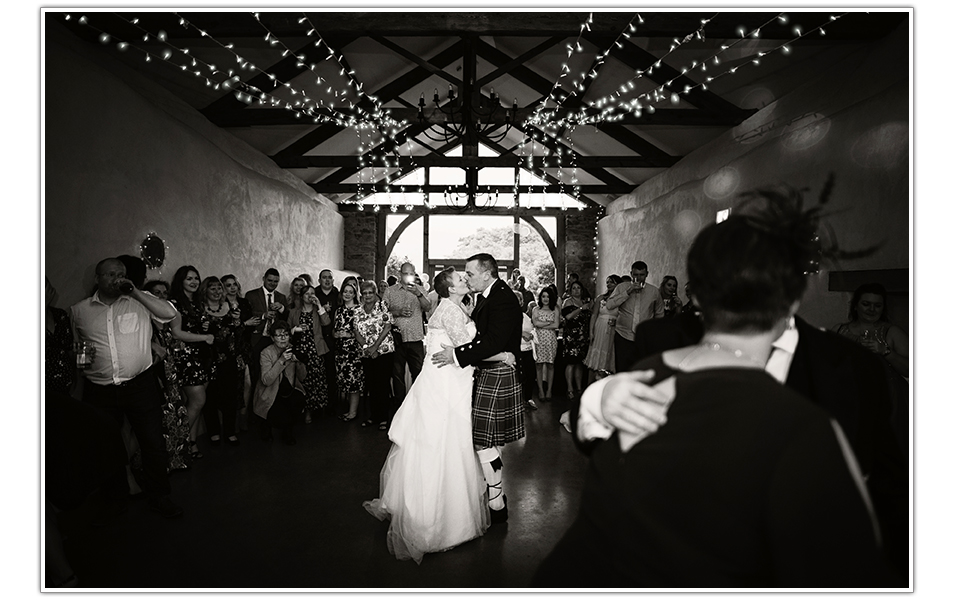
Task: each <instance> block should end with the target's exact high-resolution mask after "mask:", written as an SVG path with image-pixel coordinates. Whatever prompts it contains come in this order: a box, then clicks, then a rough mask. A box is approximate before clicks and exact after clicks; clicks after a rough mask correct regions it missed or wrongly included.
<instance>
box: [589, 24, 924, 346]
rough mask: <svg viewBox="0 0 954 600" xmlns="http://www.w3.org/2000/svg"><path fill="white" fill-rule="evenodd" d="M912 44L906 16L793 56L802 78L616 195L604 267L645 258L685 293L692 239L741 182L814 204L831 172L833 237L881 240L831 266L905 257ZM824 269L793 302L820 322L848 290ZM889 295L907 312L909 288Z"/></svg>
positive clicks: (602, 235) (622, 269)
mask: <svg viewBox="0 0 954 600" xmlns="http://www.w3.org/2000/svg"><path fill="white" fill-rule="evenodd" d="M908 46H909V41H908V31H907V26H906V25H904V26H902V27H901V29H899V30H897V31H895V32H893V33H892V34H890V35H889V36H888V37H886V38H885V39H883V40H881V41H879V42H875V43H872V44H868V45H861V44H859V45H857V46H856V47H852V48H849V49H845V50H841V51H837V52H835V51H832V52H835V54H828V53H821V54H819V55H817V56H814V57H812V58H810V59H808V60H807V61H805V63H807V64H801V65H799V67H798V68H799V70H800V72H801V73H804V74H805V76H804V77H803V78H802V79H801V80H800V82H799V84H798V85H793V83H792V81H787V82H786V84H787V85H788V86H789V88H788V89H790V90H791V91H789V92H788V93H786V94H785V95H783V96H781V97H779V98H777V99H776V100H775V101H774V102H772V103H770V104H767V105H766V106H764V107H763V108H762V109H761V110H760V111H759V112H758V113H756V114H755V115H753V116H752V117H750V118H749V119H747V120H746V121H745V122H743V123H742V124H740V125H739V126H737V127H735V128H734V129H732V130H730V131H728V132H726V133H725V134H723V135H722V136H720V137H718V138H716V139H715V140H713V141H712V142H711V143H709V144H707V145H706V146H704V147H703V148H701V149H699V150H697V151H696V152H693V153H692V154H690V155H688V156H686V157H684V158H683V159H682V160H681V161H679V163H677V164H676V165H675V166H673V167H672V168H670V169H667V170H666V171H665V172H664V173H661V174H660V175H658V176H656V177H654V178H652V179H650V180H649V181H647V182H646V183H644V184H643V185H641V186H639V187H638V188H637V189H636V191H635V192H633V193H632V194H630V195H627V196H623V197H621V198H619V199H617V200H616V201H615V202H613V203H612V204H611V205H610V206H609V207H608V211H607V216H606V217H605V218H604V219H602V220H601V221H600V224H599V239H600V265H599V267H600V278H601V279H602V278H605V276H606V275H608V274H610V273H618V274H625V273H628V272H629V266H630V264H631V263H632V262H633V261H634V260H643V261H645V262H646V263H647V264H648V266H649V282H650V283H653V284H657V285H658V284H659V283H660V281H661V280H662V277H663V276H664V275H666V274H673V275H676V277H677V278H678V280H679V290H680V293H682V286H683V283H684V282H685V279H686V265H685V260H686V254H687V253H688V250H689V247H690V245H691V243H692V240H693V239H694V238H695V235H696V233H698V231H699V230H700V229H701V228H702V227H704V226H706V225H708V224H710V223H713V222H714V221H715V218H716V213H717V211H719V210H722V209H726V208H732V207H733V206H735V205H736V203H737V197H736V194H737V193H739V192H743V191H748V190H753V189H757V188H759V187H761V186H767V185H772V184H777V183H787V184H789V185H791V186H793V187H795V188H799V189H807V190H808V191H807V193H806V194H805V196H806V200H807V205H808V206H811V205H814V204H815V203H816V202H817V200H818V195H819V192H820V191H821V190H822V188H823V187H824V185H825V182H826V180H827V179H828V177H829V175H830V174H833V175H834V177H835V180H834V191H833V194H832V197H831V207H832V209H833V211H834V212H835V213H836V214H833V215H832V216H830V217H829V218H828V219H827V223H828V224H829V225H830V226H831V228H832V230H833V231H835V232H836V235H837V241H838V243H839V245H840V246H841V247H842V248H848V249H858V248H864V247H868V246H870V245H873V244H878V243H882V242H883V243H884V246H883V247H882V248H881V250H880V251H879V252H878V253H877V254H874V255H872V256H869V257H866V258H861V259H855V260H851V261H845V262H844V263H843V264H841V265H838V266H837V268H838V269H839V270H868V269H872V270H874V269H905V268H908V267H909V264H910V261H911V256H910V253H909V244H910V235H909V228H910V220H909V214H910V210H911V206H910V197H909V187H910V172H909V171H910V166H909V155H908V147H909V146H908V144H909V122H908V121H909V106H908V98H909V71H908V64H909V48H908ZM757 86H769V84H768V83H767V82H757V83H755V84H753V85H752V86H751V87H752V88H753V90H754V89H755V88H756V87H757ZM766 89H767V87H766ZM748 91H751V90H740V91H739V94H740V95H741V94H744V93H747V92H748ZM828 273H829V271H828V270H825V269H823V270H822V271H821V272H820V273H819V274H817V275H814V276H812V277H811V279H810V283H809V289H808V291H807V293H806V294H805V297H804V299H803V301H802V306H801V309H800V311H799V313H800V314H801V315H802V316H803V317H804V318H806V319H807V320H808V321H810V322H812V323H814V324H815V325H818V326H821V327H831V326H832V325H833V324H835V323H839V322H842V321H844V320H845V319H846V308H847V303H848V301H849V298H850V294H849V293H847V292H829V291H828ZM892 305H893V306H892V309H893V310H892V315H891V316H892V318H893V320H895V321H896V322H901V323H904V322H907V319H908V309H907V296H906V295H904V297H901V298H892Z"/></svg>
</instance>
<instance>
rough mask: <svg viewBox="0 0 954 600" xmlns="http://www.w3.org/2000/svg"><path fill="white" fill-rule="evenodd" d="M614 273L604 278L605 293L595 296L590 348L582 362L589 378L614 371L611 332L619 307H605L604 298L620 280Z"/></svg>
mask: <svg viewBox="0 0 954 600" xmlns="http://www.w3.org/2000/svg"><path fill="white" fill-rule="evenodd" d="M620 281H621V280H620V278H619V275H616V274H615V273H614V274H613V275H610V276H609V277H607V278H606V293H604V294H602V295H600V296H597V297H596V302H595V303H594V310H593V316H592V318H591V319H590V348H589V350H588V351H587V353H586V358H585V359H584V360H583V364H584V365H586V366H587V367H588V368H589V369H590V379H591V381H592V380H593V379H600V378H602V377H604V376H605V375H606V374H608V373H615V372H616V364H615V354H614V353H613V334H614V333H615V328H616V317H617V315H618V314H619V309H613V310H611V309H608V308H606V300H607V298H609V297H610V294H612V293H613V290H615V289H616V286H617V285H618V284H619V282H620Z"/></svg>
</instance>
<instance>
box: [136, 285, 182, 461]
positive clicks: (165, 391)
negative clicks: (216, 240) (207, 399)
mask: <svg viewBox="0 0 954 600" xmlns="http://www.w3.org/2000/svg"><path fill="white" fill-rule="evenodd" d="M143 289H144V290H146V291H147V292H149V293H150V294H152V295H153V296H155V297H156V298H161V299H162V300H168V299H169V284H168V283H166V282H165V281H162V280H161V279H153V280H152V281H147V282H146V285H144V286H143ZM177 343H178V340H176V339H175V338H173V337H172V329H171V328H170V327H169V324H168V323H162V324H160V323H154V324H153V326H152V354H153V360H154V364H155V365H156V367H157V368H156V369H155V371H156V378H157V379H158V380H159V385H160V386H162V395H163V403H162V437H163V438H165V440H166V454H167V455H168V458H169V470H170V471H176V470H180V469H182V470H185V469H188V468H189V459H190V458H191V457H190V456H189V411H188V409H187V408H186V407H187V405H188V401H187V399H186V396H185V393H184V392H183V391H182V388H181V387H180V386H179V373H178V371H177V370H176V359H175V356H174V355H173V353H172V350H171V349H172V348H173V347H175V345H176V344H177Z"/></svg>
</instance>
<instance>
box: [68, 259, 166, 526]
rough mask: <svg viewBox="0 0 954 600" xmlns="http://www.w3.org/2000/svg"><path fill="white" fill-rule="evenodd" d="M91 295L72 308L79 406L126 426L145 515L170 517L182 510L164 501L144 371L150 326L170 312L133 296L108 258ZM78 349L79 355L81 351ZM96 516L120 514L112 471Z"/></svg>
mask: <svg viewBox="0 0 954 600" xmlns="http://www.w3.org/2000/svg"><path fill="white" fill-rule="evenodd" d="M96 285H97V287H98V289H97V291H96V292H95V293H94V294H93V295H92V297H90V298H86V299H85V300H81V301H80V302H77V303H76V304H74V305H73V306H72V307H71V309H70V311H71V313H72V317H73V340H74V342H75V343H76V344H77V349H78V352H77V359H76V360H77V367H78V368H79V369H80V373H81V375H82V376H83V378H84V381H83V384H84V386H83V401H84V402H87V403H89V404H91V405H93V406H95V407H97V408H99V409H101V410H103V411H104V412H106V413H107V414H109V415H110V416H111V417H112V418H113V419H115V420H116V422H117V423H118V424H119V425H120V426H122V422H123V417H125V418H126V419H128V420H129V424H130V425H131V426H132V429H133V432H134V433H135V434H136V438H137V439H138V440H139V445H140V447H141V448H142V463H143V491H144V492H145V494H146V497H147V498H148V499H149V500H148V504H149V508H150V509H151V510H154V511H156V512H158V513H159V514H160V515H162V516H163V517H178V516H180V515H181V514H182V509H181V508H179V507H178V506H176V505H175V504H174V503H173V502H172V500H171V499H170V498H169V493H170V492H171V487H170V485H169V478H168V476H167V474H166V443H165V439H164V438H163V436H162V401H163V399H162V393H161V392H160V390H159V384H158V382H157V381H156V374H155V372H154V371H153V369H152V346H151V341H152V321H153V320H155V321H156V322H159V323H168V322H170V321H172V319H173V318H174V317H175V316H176V309H175V308H174V307H173V306H172V304H170V303H169V302H167V301H165V300H160V299H159V298H156V297H155V296H153V295H151V294H149V293H146V292H143V291H141V290H138V289H136V288H135V286H133V284H132V282H131V281H129V280H128V279H126V267H125V266H124V265H123V263H122V262H120V261H119V260H118V259H115V258H107V259H105V260H102V261H100V263H99V264H98V265H96ZM84 349H85V350H86V351H85V352H83V351H82V350H84ZM102 495H103V498H104V500H105V502H106V507H105V510H104V516H115V515H118V514H120V513H122V512H124V511H125V510H126V504H127V502H128V498H129V484H128V482H127V480H126V477H125V472H122V471H121V472H119V473H118V474H117V476H116V477H112V478H110V479H109V480H108V481H107V482H105V483H104V484H103V486H102Z"/></svg>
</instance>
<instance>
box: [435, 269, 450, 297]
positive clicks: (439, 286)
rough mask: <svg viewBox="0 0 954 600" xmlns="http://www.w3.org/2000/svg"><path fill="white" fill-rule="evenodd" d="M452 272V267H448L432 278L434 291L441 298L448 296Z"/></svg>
mask: <svg viewBox="0 0 954 600" xmlns="http://www.w3.org/2000/svg"><path fill="white" fill-rule="evenodd" d="M453 274H454V267H448V268H447V269H444V270H443V271H441V272H440V273H438V274H437V277H435V278H434V291H436V292H437V295H438V296H440V297H441V298H447V297H448V296H450V287H451V276H452V275H453Z"/></svg>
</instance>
